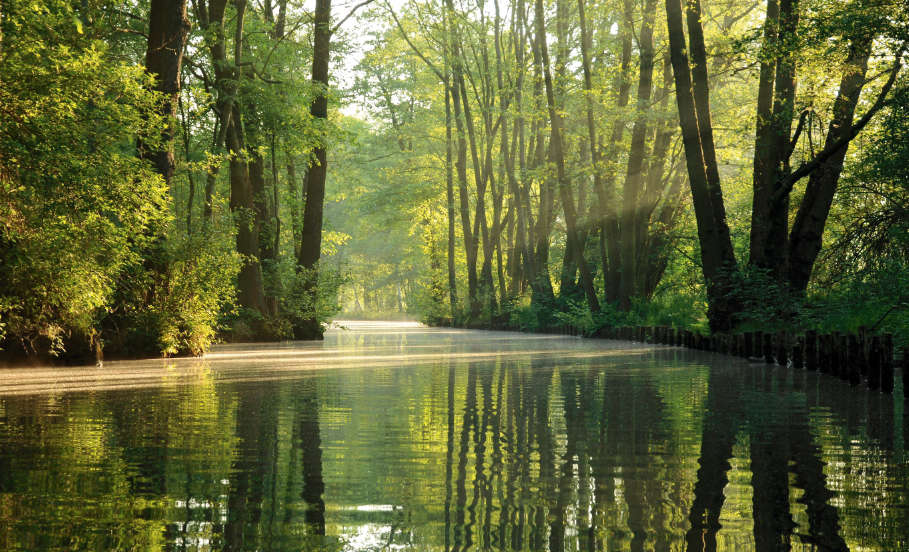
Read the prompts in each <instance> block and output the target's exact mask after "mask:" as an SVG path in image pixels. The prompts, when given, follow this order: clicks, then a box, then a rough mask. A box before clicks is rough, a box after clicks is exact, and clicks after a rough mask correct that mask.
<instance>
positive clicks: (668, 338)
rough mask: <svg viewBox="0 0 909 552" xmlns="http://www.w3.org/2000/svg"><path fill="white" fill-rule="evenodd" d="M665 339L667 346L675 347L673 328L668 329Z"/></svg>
mask: <svg viewBox="0 0 909 552" xmlns="http://www.w3.org/2000/svg"><path fill="white" fill-rule="evenodd" d="M666 338H667V340H668V341H669V345H670V346H672V347H675V328H669V333H668V334H667V336H666Z"/></svg>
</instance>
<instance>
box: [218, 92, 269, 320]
mask: <svg viewBox="0 0 909 552" xmlns="http://www.w3.org/2000/svg"><path fill="white" fill-rule="evenodd" d="M232 109H233V115H232V117H231V124H230V127H229V128H228V130H227V148H228V150H229V151H230V211H231V213H233V214H234V216H235V217H236V218H237V252H238V253H240V254H241V255H244V256H245V257H246V262H245V263H244V264H243V266H242V268H240V275H239V276H238V279H237V284H238V287H239V293H238V294H237V299H238V302H239V304H240V306H241V307H243V308H247V309H250V310H253V311H256V312H259V313H262V314H265V313H266V311H265V293H264V291H263V286H262V266H261V265H260V264H259V225H258V217H257V215H256V212H255V206H254V204H253V192H252V187H251V186H250V178H249V166H248V164H247V162H246V161H245V159H244V153H245V150H246V141H245V139H244V135H243V124H242V120H241V118H240V108H239V107H238V106H237V105H234V106H233V108H232ZM262 337H265V336H262Z"/></svg>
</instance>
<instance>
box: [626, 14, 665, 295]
mask: <svg viewBox="0 0 909 552" xmlns="http://www.w3.org/2000/svg"><path fill="white" fill-rule="evenodd" d="M655 15H656V0H647V3H646V5H645V7H644V20H643V22H642V24H641V34H640V38H639V40H638V45H639V48H640V52H641V54H640V56H641V67H640V73H639V76H638V93H637V106H636V118H635V122H634V128H633V129H632V131H631V150H630V152H629V155H628V169H627V171H626V173H625V185H624V189H623V197H622V217H621V232H622V238H621V240H622V245H621V247H622V250H621V259H622V273H621V281H620V282H621V283H620V285H619V297H618V299H619V310H622V311H628V310H631V298H632V297H634V296H635V291H636V290H635V287H636V286H635V284H636V282H637V278H636V264H637V252H636V251H635V245H636V244H637V239H636V235H637V233H638V229H637V228H636V226H637V222H638V209H639V205H638V201H639V198H640V195H641V192H642V191H643V189H644V158H645V156H646V154H647V147H646V145H645V142H646V140H647V135H648V124H647V119H646V115H645V114H646V113H647V111H648V110H649V109H650V107H651V106H650V96H651V93H652V90H653V21H654V17H655Z"/></svg>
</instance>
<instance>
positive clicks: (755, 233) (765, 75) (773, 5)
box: [749, 0, 780, 265]
mask: <svg viewBox="0 0 909 552" xmlns="http://www.w3.org/2000/svg"><path fill="white" fill-rule="evenodd" d="M779 16H780V6H779V2H778V0H768V1H767V17H766V19H765V20H764V43H763V45H762V52H763V54H764V56H768V55H769V54H768V52H771V51H772V50H773V48H774V47H775V46H776V42H777V25H778V19H779ZM774 70H775V63H774V60H773V59H770V58H768V59H763V60H761V73H760V80H759V81H758V99H757V128H756V130H755V139H754V176H753V179H752V187H753V189H754V193H753V199H752V203H751V239H750V248H749V249H750V255H749V263H751V264H758V265H761V264H763V255H764V239H765V237H766V235H767V226H766V225H767V210H768V209H769V207H770V196H771V195H772V194H773V190H772V187H771V184H772V183H771V182H770V177H771V175H772V174H773V172H774V167H773V163H772V162H771V159H770V152H771V148H772V147H773V143H774V140H773V83H774V77H775V75H774Z"/></svg>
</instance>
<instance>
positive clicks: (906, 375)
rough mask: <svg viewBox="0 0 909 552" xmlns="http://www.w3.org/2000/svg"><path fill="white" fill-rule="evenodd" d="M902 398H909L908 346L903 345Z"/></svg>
mask: <svg viewBox="0 0 909 552" xmlns="http://www.w3.org/2000/svg"><path fill="white" fill-rule="evenodd" d="M902 368H903V399H909V347H903V361H902Z"/></svg>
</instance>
